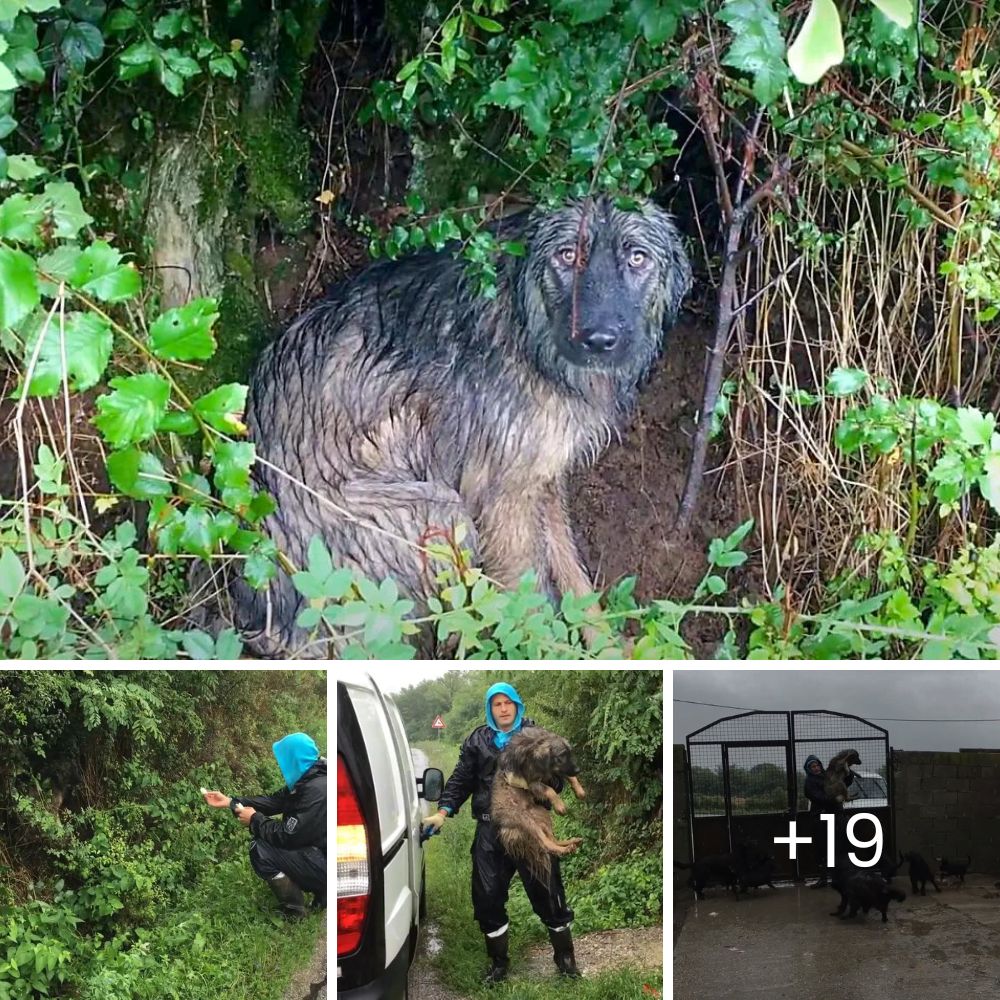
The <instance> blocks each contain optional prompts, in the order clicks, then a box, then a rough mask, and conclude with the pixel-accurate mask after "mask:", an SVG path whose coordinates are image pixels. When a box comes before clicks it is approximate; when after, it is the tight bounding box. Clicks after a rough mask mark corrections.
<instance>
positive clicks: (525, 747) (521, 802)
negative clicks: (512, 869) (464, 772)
mask: <svg viewBox="0 0 1000 1000" xmlns="http://www.w3.org/2000/svg"><path fill="white" fill-rule="evenodd" d="M579 773H580V771H579V768H578V767H577V765H576V760H575V759H574V757H573V751H572V749H571V748H570V745H569V744H568V743H567V742H566V740H564V739H563V738H562V737H561V736H557V735H556V734H555V733H550V732H549V731H548V730H546V729H542V728H540V727H538V726H533V727H531V728H529V729H524V730H522V731H521V732H519V733H517V734H516V735H514V736H513V737H512V738H511V740H510V742H509V743H508V744H507V746H506V747H504V749H503V751H502V753H501V754H500V759H499V761H498V763H497V776H496V778H495V779H494V781H493V792H492V798H491V801H490V818H491V820H492V822H493V825H494V827H496V830H497V834H498V836H499V838H500V843H501V844H503V848H504V850H505V851H506V852H507V853H508V854H509V855H510V856H511V857H512V858H514V859H515V860H518V861H523V862H524V863H525V864H526V865H527V867H528V870H529V871H530V872H531V874H532V875H534V876H535V877H536V878H538V879H539V880H540V881H542V882H545V883H547V882H548V880H549V873H550V871H551V868H552V860H551V856H552V855H553V854H554V855H557V856H558V857H562V856H564V855H566V854H571V853H572V852H573V851H575V850H576V849H577V848H578V847H579V846H580V844H582V843H583V839H582V838H581V837H571V838H569V839H568V840H558V839H557V838H556V836H555V831H554V830H553V828H552V812H551V809H555V811H556V812H557V813H559V814H560V815H564V814H565V812H566V806H565V805H564V804H563V801H562V799H561V798H559V794H558V792H557V791H556V789H555V787H554V786H556V785H558V786H559V787H562V783H563V782H564V781H565V782H567V783H568V784H569V785H570V787H571V788H572V789H573V792H574V794H575V795H576V797H577V798H578V799H582V798H584V796H585V794H586V793H585V792H584V790H583V787H582V786H581V784H580V782H579V780H578V779H577V775H578V774H579Z"/></svg>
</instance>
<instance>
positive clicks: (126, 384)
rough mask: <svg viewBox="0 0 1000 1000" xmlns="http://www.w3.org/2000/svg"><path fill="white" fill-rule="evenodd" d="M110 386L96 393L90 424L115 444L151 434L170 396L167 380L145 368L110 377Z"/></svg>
mask: <svg viewBox="0 0 1000 1000" xmlns="http://www.w3.org/2000/svg"><path fill="white" fill-rule="evenodd" d="M110 385H111V388H112V389H113V390H114V391H113V392H111V393H109V394H108V395H106V396H98V398H97V409H98V410H99V411H100V412H99V413H98V415H97V416H96V417H94V424H95V426H96V427H97V428H98V430H100V432H101V433H102V434H103V435H104V437H105V440H107V441H108V443H109V444H111V445H112V446H113V447H115V448H122V447H124V446H125V445H129V444H134V443H135V442H137V441H144V440H145V439H146V438H148V437H152V436H153V434H154V433H155V431H156V426H157V424H158V423H159V422H160V420H161V418H162V417H163V415H164V413H166V412H167V402H168V400H169V399H170V383H169V382H168V381H167V380H166V379H165V378H161V377H160V376H159V375H154V374H152V373H150V372H147V373H145V374H143V375H129V376H127V377H125V378H113V379H112V380H111V382H110Z"/></svg>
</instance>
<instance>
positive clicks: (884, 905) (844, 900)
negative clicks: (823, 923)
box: [830, 871, 906, 924]
mask: <svg viewBox="0 0 1000 1000" xmlns="http://www.w3.org/2000/svg"><path fill="white" fill-rule="evenodd" d="M841 875H842V877H841V878H840V879H838V884H837V885H836V886H835V888H837V889H838V890H839V891H840V906H838V907H837V909H836V910H834V911H833V913H831V914H830V916H831V917H840V918H841V919H842V920H843V919H846V918H847V917H854V916H857V913H858V910H859V909H860V910H863V911H864V912H865V913H867V912H868V911H869V910H870V909H872V908H873V907H874V908H875V909H876V910H878V911H879V913H881V914H882V923H883V924H884V923H886V922H887V921H888V919H889V916H888V913H889V901H890V900H892V899H895V900H896V901H897V902H900V903H902V902H903V900H904V899H906V893H905V892H903V890H902V889H897V888H896V887H895V886H893V885H889V883H888V882H886V881H885V879H883V878H882V877H881V876H880V875H875V874H867V873H864V872H858V871H850V872H848V871H843V872H842V873H841ZM848 908H850V912H849V913H845V912H844V911H845V910H847V909H848Z"/></svg>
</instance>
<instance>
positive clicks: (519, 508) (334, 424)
mask: <svg viewBox="0 0 1000 1000" xmlns="http://www.w3.org/2000/svg"><path fill="white" fill-rule="evenodd" d="M497 231H498V235H499V236H500V237H501V238H502V239H505V240H519V241H520V242H522V243H524V244H525V246H526V254H525V255H524V256H522V257H515V256H510V255H505V256H504V257H503V258H502V259H501V260H500V262H499V264H498V271H497V283H496V288H497V294H496V297H495V298H494V299H487V298H485V297H484V296H482V295H481V294H480V293H479V290H478V287H477V285H476V282H475V279H474V278H472V277H470V275H469V273H468V270H467V268H466V264H465V262H464V261H462V260H459V259H456V258H455V256H454V250H453V248H451V247H449V248H447V249H446V250H444V251H442V252H439V253H434V252H430V251H426V252H421V253H418V254H414V255H412V256H408V257H404V258H402V259H400V260H397V261H382V262H379V263H376V264H374V265H372V266H370V267H368V268H367V269H366V270H365V271H363V272H362V273H361V274H360V275H358V276H357V277H355V278H353V279H351V280H349V281H347V282H344V283H343V284H340V285H338V286H336V287H334V288H333V289H332V290H331V291H330V293H329V295H328V296H327V298H326V299H324V300H323V301H322V302H320V303H318V304H316V305H314V306H313V307H312V308H310V309H309V310H308V311H307V312H306V313H305V314H304V315H303V316H302V317H300V318H299V319H298V320H297V321H296V322H295V323H294V324H293V325H292V326H291V327H290V328H289V329H288V330H286V331H285V332H284V333H283V334H282V335H281V336H280V337H279V338H278V339H277V340H276V341H275V342H274V343H273V344H271V345H270V346H269V347H268V348H267V349H266V350H265V351H264V352H263V354H262V355H261V357H260V360H259V362H258V364H257V367H256V369H255V371H254V373H253V376H252V378H251V381H250V393H249V397H248V403H247V416H246V421H247V425H248V427H249V430H250V439H251V441H252V442H253V444H254V447H255V448H256V452H257V455H258V457H259V458H260V459H261V460H263V461H259V462H258V463H257V464H256V465H255V467H254V472H253V476H254V480H255V482H256V485H257V486H259V487H261V488H262V489H266V490H267V491H269V492H270V493H271V494H272V495H273V496H274V497H275V498H276V499H277V501H278V510H277V511H276V512H275V513H274V514H272V515H270V516H269V517H268V518H266V520H265V521H264V528H265V530H266V532H267V533H268V535H269V536H270V537H271V539H272V540H273V541H274V543H275V544H276V545H277V547H278V549H279V550H280V551H281V552H283V553H285V554H286V555H287V556H288V557H289V559H290V560H291V562H292V563H293V564H294V565H295V566H296V567H302V566H304V565H305V564H306V561H307V550H308V545H309V542H310V540H311V539H312V538H313V537H314V536H317V535H318V536H319V537H320V538H322V540H323V541H324V542H325V544H326V546H327V549H328V550H329V551H330V553H331V555H332V557H333V562H334V565H336V566H344V567H349V568H351V569H353V570H357V571H360V572H361V573H362V574H364V575H366V576H367V577H369V578H370V579H372V580H375V581H381V580H383V579H385V578H386V577H392V578H393V579H395V581H396V582H397V584H398V585H399V588H400V591H401V593H402V596H404V597H407V598H411V599H413V600H414V601H415V602H416V604H417V609H416V613H417V614H420V613H422V611H423V609H424V607H425V606H426V600H427V598H428V597H429V596H430V595H432V594H433V593H435V592H436V591H437V584H436V581H435V574H436V573H437V572H438V570H439V569H440V567H439V566H435V565H434V564H433V562H430V563H429V561H428V557H427V554H426V551H425V549H426V546H428V545H431V544H433V545H437V546H438V547H441V546H442V545H444V546H445V547H447V546H448V545H449V544H450V542H449V539H453V538H454V536H455V533H456V531H457V530H458V529H462V530H463V531H464V539H463V540H462V542H461V546H460V547H461V548H462V549H465V550H467V551H468V553H469V554H470V556H471V561H472V564H473V565H478V566H481V567H482V568H483V569H484V571H485V572H486V573H487V575H488V576H489V577H490V578H492V579H493V580H495V581H497V582H498V583H499V584H500V585H501V586H503V587H513V586H515V585H516V584H517V583H518V581H519V580H520V579H521V577H522V576H523V575H524V574H525V573H526V572H528V571H529V570H533V571H534V573H535V575H536V578H537V580H538V583H539V586H540V587H541V588H542V589H543V590H545V591H547V592H548V593H550V594H551V595H552V596H553V597H556V598H557V597H558V595H559V594H561V593H567V592H568V593H572V594H575V595H578V596H579V595H583V594H586V593H589V592H591V591H592V589H593V588H592V583H591V580H590V577H589V574H588V572H587V571H586V569H585V568H584V567H583V565H582V563H581V560H580V558H579V555H578V554H577V550H576V545H575V542H574V540H573V535H572V531H571V529H570V525H569V522H568V519H567V514H566V503H565V496H564V480H565V477H566V474H567V473H568V472H569V471H570V470H571V469H572V468H573V467H574V466H578V465H581V464H585V463H589V462H592V461H593V460H594V459H595V458H596V457H597V455H599V454H600V452H601V451H603V450H604V448H605V447H606V446H607V445H608V443H609V442H610V441H611V440H612V438H613V437H615V435H617V434H618V433H619V431H620V430H621V429H622V427H623V426H624V425H625V423H626V422H627V420H628V418H629V416H630V415H631V413H632V412H633V410H634V407H635V404H636V401H637V397H638V392H639V387H640V385H641V384H642V383H643V382H644V381H645V379H646V378H647V376H648V375H649V373H650V371H651V368H652V366H653V363H654V361H655V360H656V358H657V356H658V354H659V352H660V349H661V345H662V341H663V336H664V332H665V330H667V329H669V328H670V327H671V326H673V323H674V321H675V318H676V315H677V311H678V309H679V307H680V303H681V300H682V298H683V297H684V295H685V293H686V292H687V290H688V288H689V286H690V283H691V270H690V265H689V263H688V260H687V257H686V255H685V252H684V247H683V243H682V240H681V237H680V236H679V234H678V232H677V229H676V228H675V226H674V224H673V222H672V221H671V219H670V217H669V216H668V215H667V214H666V213H665V212H663V211H662V210H660V209H659V208H657V207H656V206H655V205H653V204H652V203H650V202H641V203H640V205H639V207H638V210H636V211H623V210H620V209H618V208H617V207H615V205H614V204H613V202H612V201H611V200H610V199H607V198H599V199H586V200H584V201H581V202H576V203H572V204H570V205H568V206H567V207H565V208H563V209H561V210H559V211H555V212H542V211H538V212H533V213H531V214H530V215H524V216H518V217H514V218H512V219H509V220H504V221H503V222H502V223H500V224H498V226H497ZM264 463H271V464H272V465H273V466H276V467H277V469H278V470H281V471H275V469H273V468H270V467H269V466H268V465H267V464H264ZM293 480H297V481H299V482H301V483H303V484H305V488H303V486H302V485H300V484H299V482H296V481H293ZM457 548H458V546H456V549H457ZM217 589H218V590H219V593H220V596H221V597H222V601H220V604H221V605H222V606H221V607H220V609H219V611H220V614H221V617H222V618H223V619H224V620H226V621H228V622H231V623H233V624H235V625H236V627H237V628H238V629H239V631H240V632H241V634H242V635H243V637H244V639H245V641H246V642H247V644H248V647H249V648H250V649H251V650H252V651H253V652H255V653H256V654H257V655H262V656H288V655H306V656H309V655H311V656H326V655H329V654H330V653H331V651H333V652H335V651H336V646H334V648H333V650H331V647H330V644H329V641H328V640H326V639H324V640H322V641H318V642H316V643H315V644H314V648H313V647H309V646H308V645H307V643H306V640H307V634H306V633H305V632H303V631H302V630H301V629H299V628H297V627H296V625H295V620H296V618H297V616H298V614H299V613H300V612H301V611H302V610H303V608H304V607H305V606H306V601H305V599H304V598H303V597H302V596H301V595H300V594H299V593H298V592H297V591H296V589H295V588H294V586H293V585H292V582H291V580H290V579H289V577H288V576H287V575H286V574H285V573H279V574H278V575H277V577H276V578H275V579H274V580H272V581H271V583H270V584H269V585H268V587H267V588H266V589H265V590H263V591H255V590H252V589H251V588H250V587H248V586H247V584H246V583H245V582H244V581H243V579H242V577H240V578H238V579H234V580H231V581H229V582H228V583H227V584H220V586H219V588H217ZM227 594H228V597H227V596H226V595H227ZM421 648H422V651H423V652H424V653H425V654H433V653H434V652H435V645H434V637H433V635H431V634H430V632H429V630H428V632H427V633H422V636H421Z"/></svg>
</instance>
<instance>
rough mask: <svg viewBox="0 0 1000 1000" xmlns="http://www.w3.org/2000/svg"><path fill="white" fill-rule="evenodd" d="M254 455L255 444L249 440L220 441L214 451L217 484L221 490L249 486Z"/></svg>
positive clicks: (213, 458)
mask: <svg viewBox="0 0 1000 1000" xmlns="http://www.w3.org/2000/svg"><path fill="white" fill-rule="evenodd" d="M254 457H255V451H254V446H253V445H252V444H250V443H249V442H248V441H220V442H219V443H218V444H217V445H216V446H215V448H214V449H213V451H212V460H213V461H214V463H215V473H214V476H213V478H214V479H215V485H216V486H217V487H218V488H219V489H220V490H222V489H241V488H245V487H246V486H248V485H249V484H250V467H251V466H252V465H253V462H254Z"/></svg>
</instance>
